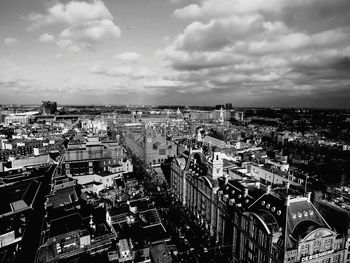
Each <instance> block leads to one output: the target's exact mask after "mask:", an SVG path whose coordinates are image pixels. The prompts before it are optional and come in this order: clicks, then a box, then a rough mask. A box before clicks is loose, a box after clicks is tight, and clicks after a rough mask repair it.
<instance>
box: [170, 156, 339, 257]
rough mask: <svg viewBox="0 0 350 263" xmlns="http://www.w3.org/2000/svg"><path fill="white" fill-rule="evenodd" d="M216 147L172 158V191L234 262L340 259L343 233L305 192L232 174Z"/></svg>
mask: <svg viewBox="0 0 350 263" xmlns="http://www.w3.org/2000/svg"><path fill="white" fill-rule="evenodd" d="M227 166H228V163H227V162H226V161H223V160H222V159H221V155H220V153H219V152H216V151H214V152H213V153H212V155H211V156H209V157H208V156H205V155H204V154H203V153H202V152H201V151H199V150H196V151H191V150H190V151H184V152H183V153H182V154H181V155H180V156H179V157H177V158H174V160H173V161H172V164H171V193H172V196H173V197H174V198H175V199H176V200H178V201H179V202H180V203H181V204H182V205H183V206H184V207H185V208H186V209H187V210H188V211H190V213H192V215H194V216H195V217H196V218H197V219H198V223H199V224H200V225H202V226H203V227H204V228H206V229H207V231H208V232H210V234H211V236H212V237H215V239H216V240H217V242H218V244H219V246H222V248H224V249H225V250H226V253H227V255H228V256H231V257H232V258H233V262H246V263H255V262H259V263H260V262H261V263H264V262H266V263H272V262H273V263H275V262H276V263H277V262H285V263H296V262H314V263H331V262H334V263H336V262H344V254H345V249H344V243H345V240H344V238H343V236H341V235H339V234H338V233H336V232H335V231H333V230H332V229H331V227H330V226H329V225H328V223H327V222H326V221H325V219H324V218H323V217H322V215H321V214H320V213H319V211H318V210H317V209H316V208H315V207H314V205H313V204H312V202H311V200H310V197H311V194H310V193H309V194H307V196H302V195H300V193H298V192H295V191H293V190H292V189H289V188H288V187H285V186H283V185H278V186H277V185H275V186H272V187H271V186H270V185H269V186H265V185H263V184H262V183H260V181H257V180H256V179H252V178H244V179H241V180H231V179H230V178H229V177H228V175H227V174H226V172H225V170H226V169H227Z"/></svg>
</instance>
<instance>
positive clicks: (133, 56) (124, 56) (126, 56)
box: [115, 52, 140, 61]
mask: <svg viewBox="0 0 350 263" xmlns="http://www.w3.org/2000/svg"><path fill="white" fill-rule="evenodd" d="M115 58H116V59H118V60H123V61H135V60H138V59H139V58H140V54H138V53H136V52H124V53H121V54H118V55H116V56H115Z"/></svg>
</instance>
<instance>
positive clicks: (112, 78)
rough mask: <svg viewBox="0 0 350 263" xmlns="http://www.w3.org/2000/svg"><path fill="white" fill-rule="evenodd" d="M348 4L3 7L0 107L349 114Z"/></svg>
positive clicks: (273, 0) (151, 0)
mask: <svg viewBox="0 0 350 263" xmlns="http://www.w3.org/2000/svg"><path fill="white" fill-rule="evenodd" d="M349 25H350V2H349V1H346V0H333V1H329V0H321V1H320V0H310V1H280V0H270V1H262V0H257V1H253V0H251V1H250V0H230V1H229V0H202V1H200V0H199V1H189V0H163V1H161V0H146V1H137V0H130V1H125V0H124V1H122V0H116V1H112V0H104V1H100V0H95V1H49V2H47V1H43V0H40V1H34V0H29V1H25V4H24V2H23V1H20V0H14V1H2V2H1V3H0V27H1V30H0V41H1V42H0V61H1V63H0V70H1V71H0V72H1V73H0V104H17V103H18V104H34V103H35V104H37V103H40V101H42V100H53V101H57V102H58V103H59V104H74V105H78V104H100V105H103V104H112V105H116V104H153V105H164V104H172V105H174V104H175V105H205V104H210V105H215V104H222V103H223V102H230V103H233V105H234V106H237V107H245V106H246V107H249V106H253V107H254V106H256V107H263V106H266V107H270V106H275V107H311V108H312V107H321V108H345V107H348V103H347V102H348V101H349V99H350V89H349V83H350V77H349V76H348V74H347V73H348V72H349V69H350V34H349V33H350V27H349Z"/></svg>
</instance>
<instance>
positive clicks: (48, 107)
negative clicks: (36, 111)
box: [40, 101, 57, 115]
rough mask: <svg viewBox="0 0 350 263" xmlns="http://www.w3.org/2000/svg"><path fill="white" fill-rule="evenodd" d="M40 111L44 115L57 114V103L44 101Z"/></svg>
mask: <svg viewBox="0 0 350 263" xmlns="http://www.w3.org/2000/svg"><path fill="white" fill-rule="evenodd" d="M40 111H41V112H42V114H43V115H50V114H55V112H56V111H57V102H54V101H43V102H42V104H41V107H40Z"/></svg>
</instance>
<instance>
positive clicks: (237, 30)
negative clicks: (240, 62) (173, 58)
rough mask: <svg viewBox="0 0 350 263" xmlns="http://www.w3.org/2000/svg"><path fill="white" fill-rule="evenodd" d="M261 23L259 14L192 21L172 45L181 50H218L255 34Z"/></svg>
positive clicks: (261, 19)
mask: <svg viewBox="0 0 350 263" xmlns="http://www.w3.org/2000/svg"><path fill="white" fill-rule="evenodd" d="M262 23H263V18H262V17H261V16H260V15H248V16H240V17H238V16H235V17H232V18H228V19H213V20H211V21H210V22H209V23H207V24H203V23H200V22H193V23H191V24H190V25H188V26H187V27H186V29H185V30H184V32H183V33H182V34H180V35H179V36H178V37H177V39H176V40H175V41H174V45H175V46H176V48H178V49H183V50H218V49H221V48H223V47H225V46H226V45H228V44H230V43H233V42H234V41H237V40H243V39H244V38H246V37H248V36H250V35H252V34H256V33H257V32H259V31H260V30H261V28H262Z"/></svg>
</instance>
